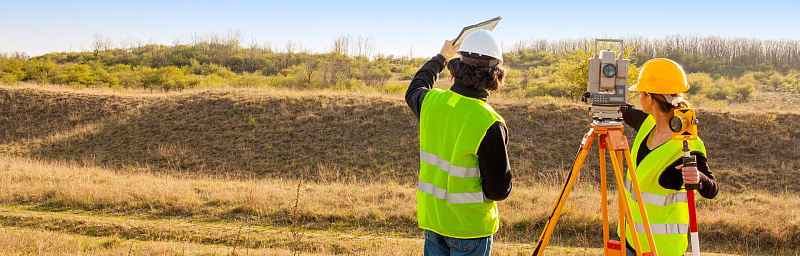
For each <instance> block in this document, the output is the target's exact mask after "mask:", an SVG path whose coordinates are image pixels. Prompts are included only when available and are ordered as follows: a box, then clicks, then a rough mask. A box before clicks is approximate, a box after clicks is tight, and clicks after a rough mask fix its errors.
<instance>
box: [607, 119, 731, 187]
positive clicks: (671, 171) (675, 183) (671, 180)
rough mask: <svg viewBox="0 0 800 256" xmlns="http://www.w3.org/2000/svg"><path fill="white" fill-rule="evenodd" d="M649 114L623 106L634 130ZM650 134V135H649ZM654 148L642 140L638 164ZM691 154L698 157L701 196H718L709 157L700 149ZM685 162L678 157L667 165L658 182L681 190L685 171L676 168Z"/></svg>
mask: <svg viewBox="0 0 800 256" xmlns="http://www.w3.org/2000/svg"><path fill="white" fill-rule="evenodd" d="M647 116H648V114H647V113H645V112H644V111H642V110H640V109H636V108H635V107H634V106H633V105H627V106H626V107H625V108H622V118H623V119H625V124H627V125H628V126H630V127H632V128H633V129H634V130H636V131H639V128H641V127H642V124H643V123H644V120H645V119H647ZM649 136H650V135H648V137H649ZM652 151H653V150H652V149H650V148H648V147H647V140H643V141H642V145H639V152H637V156H636V159H635V160H636V164H639V163H641V162H642V160H643V159H644V157H645V156H647V154H650V152H652ZM690 154H692V155H694V156H696V157H697V169H698V170H699V171H700V173H701V175H700V185H701V188H700V189H698V190H697V192H699V193H700V195H701V196H703V197H705V198H709V199H712V198H714V197H716V196H717V193H718V192H719V187H718V186H717V180H716V179H715V178H714V174H712V173H711V169H710V168H709V167H708V159H706V156H705V155H704V154H703V153H701V152H698V151H693V152H691V153H690ZM682 163H683V161H682V159H681V158H678V159H676V160H675V162H673V163H672V164H670V165H669V166H667V168H666V169H664V171H663V172H662V173H661V176H659V178H658V184H659V185H661V186H662V187H664V188H666V189H673V190H680V189H681V187H682V186H683V173H682V172H681V170H678V169H675V167H677V166H678V165H681V164H682Z"/></svg>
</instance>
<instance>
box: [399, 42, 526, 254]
mask: <svg viewBox="0 0 800 256" xmlns="http://www.w3.org/2000/svg"><path fill="white" fill-rule="evenodd" d="M452 43H453V42H452V41H446V42H445V43H444V46H442V50H441V52H440V54H439V55H436V56H435V57H433V58H431V60H430V61H428V62H427V63H425V65H423V66H422V68H421V69H420V70H419V71H418V72H417V74H416V75H415V76H414V79H413V80H411V84H410V85H409V87H408V91H407V92H406V102H407V103H408V106H409V107H411V110H412V111H413V112H414V114H416V115H417V116H418V117H419V143H420V151H419V153H420V171H419V183H418V185H417V221H418V223H419V227H420V228H422V229H424V230H425V255H489V254H490V252H491V247H492V235H493V234H494V233H495V232H497V230H498V228H499V223H500V221H499V217H500V214H499V212H498V209H497V203H496V202H495V201H500V200H503V199H506V198H507V197H508V195H509V194H510V193H511V170H510V168H509V163H508V152H507V149H506V144H507V143H508V136H507V134H508V130H507V129H506V126H505V121H504V120H503V117H501V116H500V115H499V114H498V113H497V112H495V110H494V109H493V108H492V107H491V106H490V105H489V104H487V103H486V100H487V99H488V97H489V91H493V90H497V89H498V88H500V87H501V86H502V85H503V80H504V79H505V74H506V71H505V68H503V66H502V62H503V55H502V50H501V49H500V45H499V44H498V43H497V41H495V39H494V37H493V36H492V34H491V32H489V31H486V30H478V31H475V32H473V33H471V34H470V35H468V36H467V37H466V38H465V39H464V41H463V42H462V44H461V45H455V46H454V45H452ZM459 47H460V49H459ZM456 52H458V53H459V54H460V55H461V56H460V58H455V59H452V60H451V58H452V57H453V56H454V55H455V54H456ZM445 64H446V66H447V68H448V69H449V70H450V74H451V75H452V77H453V85H452V86H451V87H450V89H449V90H446V91H445V90H442V89H438V88H433V84H434V82H436V79H437V77H438V74H439V72H441V71H442V70H443V69H444V67H445Z"/></svg>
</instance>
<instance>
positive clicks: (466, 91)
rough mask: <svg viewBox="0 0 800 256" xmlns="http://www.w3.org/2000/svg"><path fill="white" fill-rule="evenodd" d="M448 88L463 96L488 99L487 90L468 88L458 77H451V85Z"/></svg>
mask: <svg viewBox="0 0 800 256" xmlns="http://www.w3.org/2000/svg"><path fill="white" fill-rule="evenodd" d="M450 90H451V91H453V92H455V93H458V94H461V95H462V96H464V97H470V98H475V99H479V100H482V101H484V102H485V101H487V100H488V99H489V91H487V90H478V89H473V88H469V87H467V86H466V85H465V84H464V82H462V81H461V80H458V79H453V86H451V87H450Z"/></svg>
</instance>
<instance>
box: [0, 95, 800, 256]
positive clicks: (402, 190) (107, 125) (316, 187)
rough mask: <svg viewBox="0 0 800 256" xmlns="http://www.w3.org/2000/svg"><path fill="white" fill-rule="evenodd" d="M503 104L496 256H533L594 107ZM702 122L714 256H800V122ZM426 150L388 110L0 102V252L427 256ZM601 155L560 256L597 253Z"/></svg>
mask: <svg viewBox="0 0 800 256" xmlns="http://www.w3.org/2000/svg"><path fill="white" fill-rule="evenodd" d="M501 101H503V102H502V103H497V104H495V105H496V108H497V110H498V112H500V113H501V114H502V115H503V116H504V117H505V118H506V121H507V123H508V126H509V129H510V131H511V138H510V145H509V151H510V152H511V154H512V155H511V157H512V158H511V163H512V165H513V168H514V175H515V179H516V182H517V183H516V184H515V190H514V193H513V195H512V197H511V198H510V199H509V200H507V201H504V202H502V203H501V206H500V207H501V211H502V212H503V213H502V214H503V223H502V225H501V226H502V228H501V230H500V232H499V233H498V234H497V237H496V242H497V244H498V246H497V252H499V253H500V254H517V253H523V254H528V253H530V251H531V250H532V249H531V247H530V244H531V243H535V242H536V240H537V239H538V235H539V232H540V231H541V227H542V226H543V225H544V222H545V221H546V216H545V215H546V214H547V212H548V211H549V209H550V207H551V206H552V203H553V202H554V200H555V197H556V194H557V192H558V190H559V189H560V184H561V182H562V180H563V176H564V175H565V174H566V170H567V168H568V167H569V166H570V165H571V161H572V157H573V154H574V152H575V150H576V148H577V146H578V143H579V141H580V138H581V137H582V135H583V133H585V132H586V131H587V130H588V120H587V116H586V112H585V108H586V106H584V105H579V104H571V103H559V102H557V101H554V102H544V103H524V102H515V101H504V100H501ZM700 118H701V121H702V128H701V129H702V130H701V136H702V137H703V138H704V140H705V141H706V145H707V147H708V151H709V154H710V158H711V162H710V164H711V165H712V168H713V170H714V172H715V174H716V175H717V177H718V179H719V181H720V183H721V192H720V196H719V197H718V198H717V199H715V200H701V201H700V202H699V209H700V213H699V214H700V225H701V227H702V231H701V236H702V239H703V241H704V248H707V249H708V251H717V252H727V253H737V254H747V255H753V254H756V255H774V254H796V252H797V251H798V250H800V248H799V247H798V245H797V244H796V242H795V241H797V240H800V231H799V230H800V219H798V216H800V215H798V214H797V210H796V209H798V208H799V207H800V198H798V192H799V191H800V185H798V184H799V183H798V181H800V178H798V169H799V168H800V162H798V161H797V160H796V159H798V157H800V146H798V145H800V139H798V138H800V122H798V121H800V115H798V114H796V113H762V112H742V111H739V112H736V111H734V112H729V111H719V110H710V109H700ZM627 133H628V136H629V139H632V138H633V132H632V131H630V130H629V131H627ZM417 147H418V141H417V121H416V118H415V117H414V116H413V114H411V112H410V111H409V110H408V109H407V107H406V106H405V104H404V102H403V100H402V99H401V98H400V97H398V96H392V95H388V96H387V95H378V94H369V93H355V94H347V93H345V92H309V91H285V90H278V91H254V90H230V89H228V90H211V91H187V92H182V93H169V94H139V93H118V92H106V91H98V90H80V91H74V90H63V89H57V88H56V89H52V88H51V89H43V88H32V87H27V88H14V87H0V225H1V226H3V227H4V228H2V229H0V244H7V246H0V252H17V251H28V252H31V253H34V252H35V250H33V249H32V248H31V244H36V243H38V244H39V245H40V246H49V247H48V248H63V249H58V250H64V251H72V250H71V249H70V248H74V247H71V246H73V245H72V244H62V243H48V242H43V241H42V240H46V239H45V238H44V237H47V236H59V237H63V239H66V240H71V241H78V242H77V243H78V244H82V245H83V246H84V247H85V248H87V250H86V251H87V253H93V254H119V252H125V251H127V250H129V248H135V249H130V250H133V251H135V252H137V253H140V254H151V253H158V254H179V253H180V251H181V250H184V251H185V250H189V251H195V252H197V253H201V254H215V253H216V252H217V249H218V248H222V249H219V250H221V251H224V253H228V252H231V251H238V252H240V253H243V254H244V252H242V250H253V252H254V253H258V254H260V253H259V250H268V251H269V253H275V254H287V253H290V252H294V251H297V250H301V251H303V252H307V253H321V254H328V253H349V254H403V253H407V254H415V253H414V252H415V251H417V250H419V249H420V246H421V244H420V242H421V237H420V232H419V230H418V229H417V228H416V225H415V212H414V207H415V205H414V200H413V197H414V196H413V191H414V186H415V181H416V173H417V168H418V165H419V163H418V149H417ZM594 157H595V156H594V155H592V156H590V158H589V161H588V162H587V165H586V168H585V169H584V171H583V173H582V175H581V178H582V179H583V180H584V182H583V183H580V185H579V186H578V187H576V190H575V191H574V194H573V195H572V196H571V199H570V203H569V204H568V205H567V208H566V209H565V214H564V216H563V218H562V220H561V221H560V223H559V226H558V228H557V230H556V235H555V236H554V237H553V243H552V244H554V245H556V246H564V247H563V248H561V247H560V248H556V250H554V251H553V252H555V253H557V254H564V255H574V254H576V253H578V254H589V255H596V254H599V253H600V252H599V251H597V250H596V249H576V248H574V247H590V248H592V247H594V248H596V247H597V246H599V244H600V239H601V237H600V236H599V235H598V236H595V235H593V234H599V233H600V229H601V227H600V219H599V217H598V216H599V208H600V204H599V193H597V184H598V183H599V182H594V180H599V177H597V174H596V171H595V170H596V165H597V161H596V160H594V159H593V158H594ZM612 193H613V192H612ZM612 204H613V203H612ZM612 212H614V211H613V210H612ZM712 227H713V228H712ZM297 230H301V231H297ZM48 232H51V233H48ZM53 232H54V233H53ZM20 236H31V237H34V238H31V239H32V240H22V239H19V238H18V237H20ZM36 237H39V238H41V239H39V238H36ZM353 238H356V239H355V240H354V239H353ZM36 239H39V240H36ZM576 250H577V251H576ZM409 252H410V253H409ZM793 252H794V253H793ZM263 253H267V252H263Z"/></svg>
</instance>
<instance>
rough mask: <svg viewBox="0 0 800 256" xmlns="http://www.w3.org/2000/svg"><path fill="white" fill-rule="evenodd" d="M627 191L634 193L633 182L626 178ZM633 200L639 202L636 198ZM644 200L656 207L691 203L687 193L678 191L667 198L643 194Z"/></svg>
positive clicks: (632, 197)
mask: <svg viewBox="0 0 800 256" xmlns="http://www.w3.org/2000/svg"><path fill="white" fill-rule="evenodd" d="M625 189H626V190H628V191H633V190H631V189H632V188H631V180H630V179H628V177H625ZM631 199H632V200H633V201H634V202H638V200H637V199H636V197H634V196H631ZM642 199H644V202H645V203H648V204H654V205H658V206H665V205H667V204H674V203H686V202H688V201H689V200H688V199H687V198H686V193H685V192H678V191H675V193H672V194H669V195H667V196H661V195H656V194H653V193H647V192H642ZM634 206H635V205H634Z"/></svg>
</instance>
